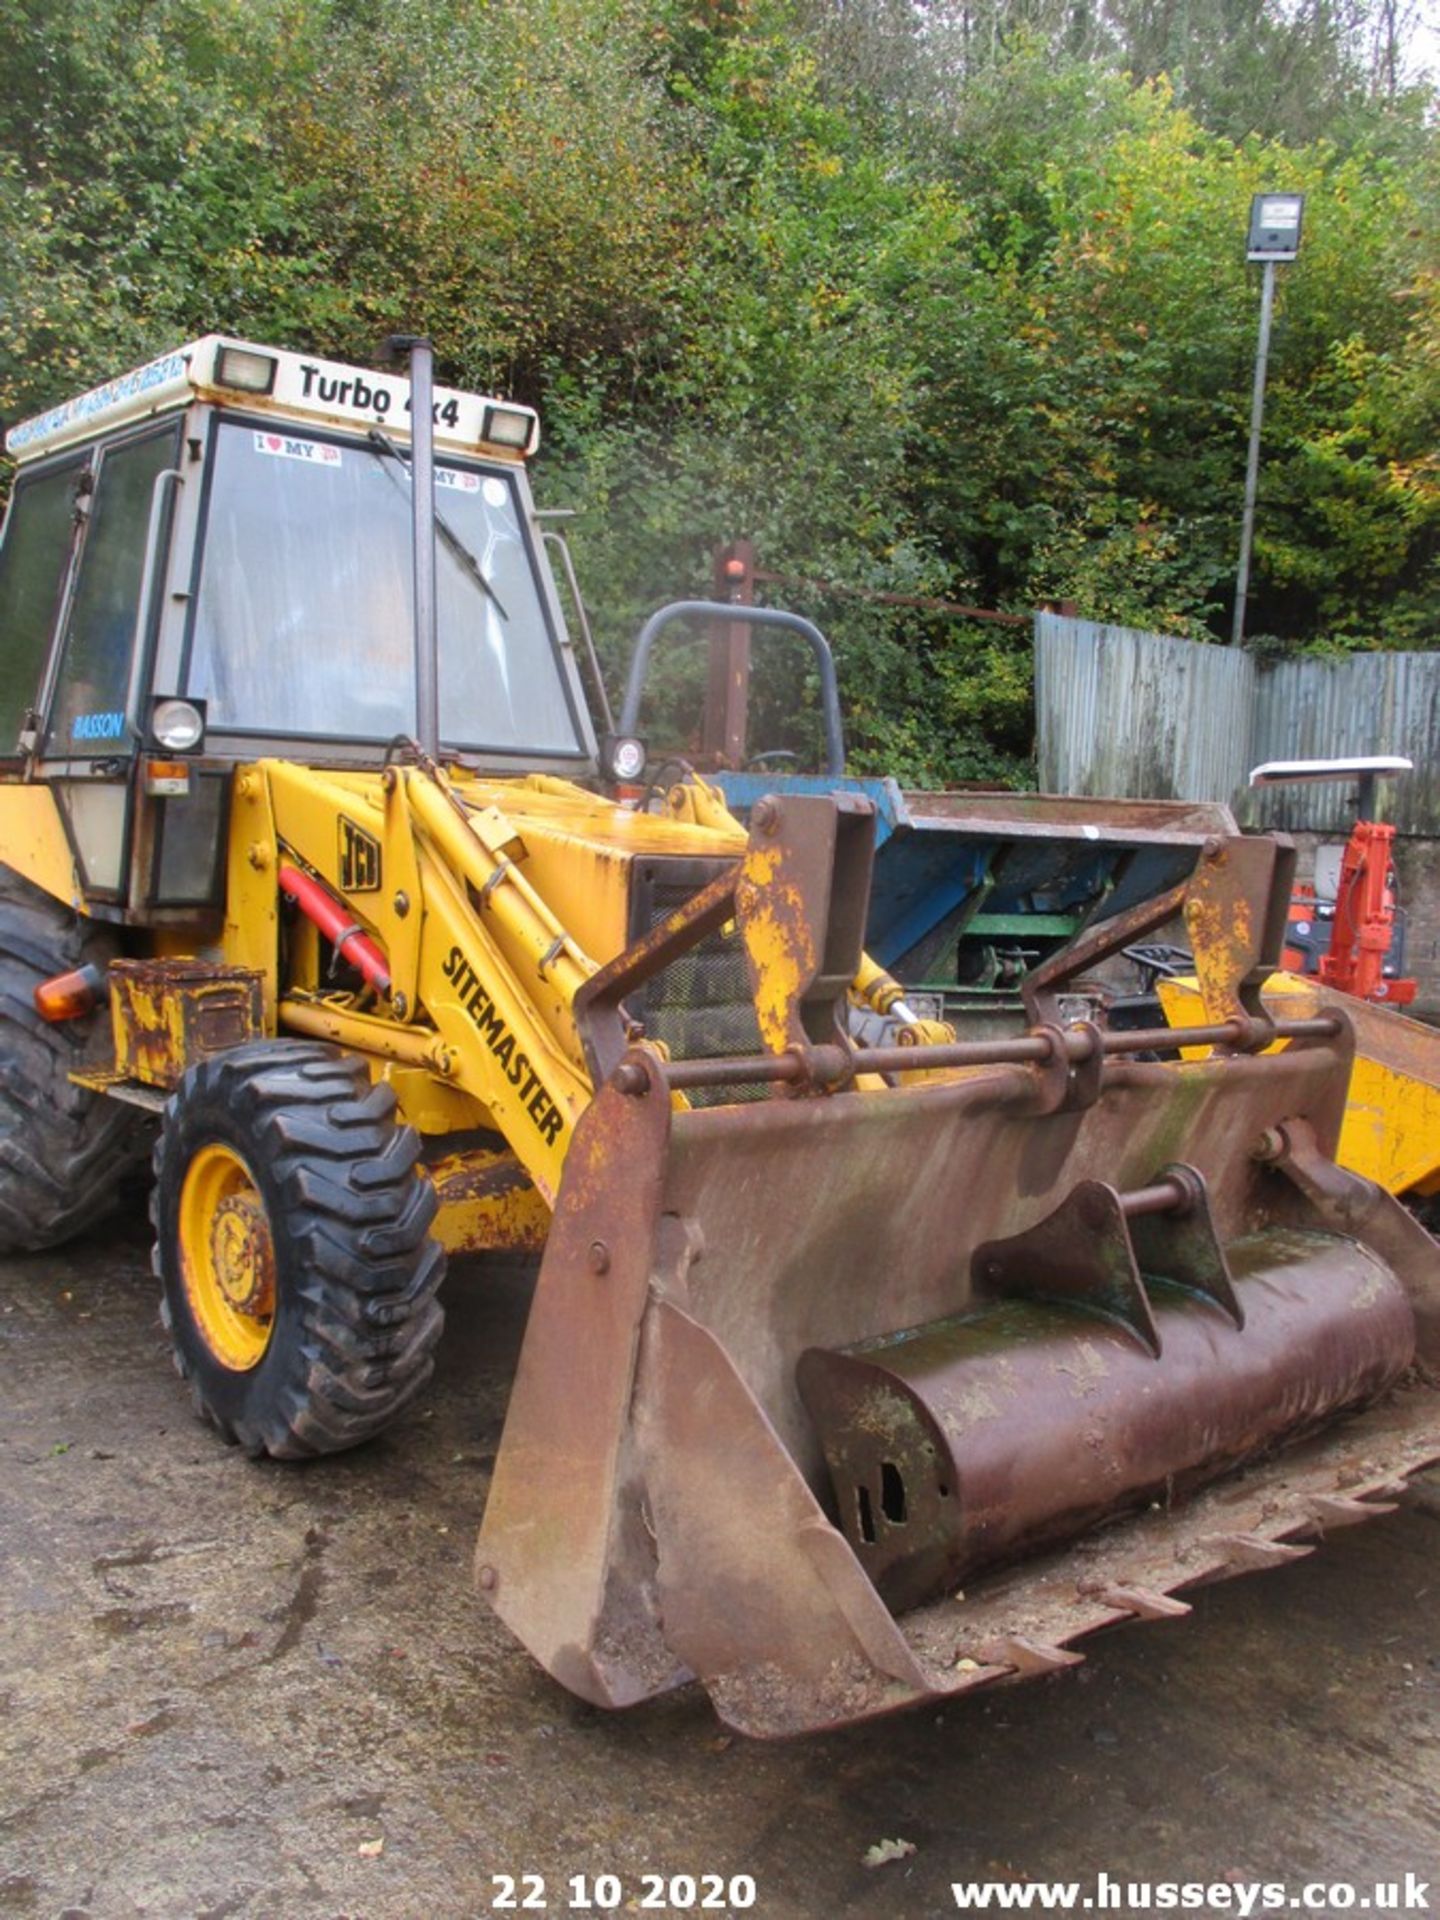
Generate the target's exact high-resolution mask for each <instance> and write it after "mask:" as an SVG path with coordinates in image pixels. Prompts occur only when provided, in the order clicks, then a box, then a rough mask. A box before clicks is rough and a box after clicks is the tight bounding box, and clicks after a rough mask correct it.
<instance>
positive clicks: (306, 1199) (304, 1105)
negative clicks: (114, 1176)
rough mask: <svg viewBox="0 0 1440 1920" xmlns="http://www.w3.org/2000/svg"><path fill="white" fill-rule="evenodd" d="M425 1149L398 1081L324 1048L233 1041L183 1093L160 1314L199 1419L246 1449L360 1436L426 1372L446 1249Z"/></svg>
mask: <svg viewBox="0 0 1440 1920" xmlns="http://www.w3.org/2000/svg"><path fill="white" fill-rule="evenodd" d="M419 1149H420V1142H419V1139H418V1137H417V1135H416V1134H415V1133H414V1132H413V1131H412V1130H411V1129H410V1128H409V1127H405V1126H400V1125H398V1124H397V1123H396V1119H395V1096H394V1094H393V1093H392V1092H391V1091H390V1089H389V1088H388V1087H385V1086H376V1085H372V1084H371V1080H370V1076H369V1073H368V1072H367V1071H366V1069H365V1066H364V1063H363V1062H362V1061H359V1060H357V1059H355V1058H354V1057H353V1056H351V1055H347V1054H345V1053H343V1052H341V1051H340V1050H339V1049H338V1048H336V1047H331V1046H327V1045H325V1044H324V1043H323V1042H319V1041H310V1040H258V1041H254V1042H252V1043H250V1044H249V1045H246V1046H242V1047H236V1048H235V1049H234V1050H233V1051H232V1052H230V1053H226V1054H221V1055H219V1056H218V1057H217V1058H215V1059H214V1060H208V1061H204V1062H202V1063H201V1064H200V1065H199V1066H197V1067H193V1068H192V1069H191V1070H190V1072H189V1073H187V1074H186V1075H185V1078H184V1079H183V1080H182V1081H181V1083H180V1085H179V1087H178V1088H177V1090H176V1092H175V1093H174V1095H173V1096H172V1097H171V1099H170V1101H169V1103H168V1105H167V1106H166V1109H165V1123H164V1127H163V1129H162V1131H161V1135H160V1139H159V1142H158V1144H157V1145H156V1148H155V1191H154V1197H153V1199H152V1202H151V1218H152V1220H153V1221H154V1225H155V1256H154V1264H155V1272H156V1274H157V1276H158V1277H159V1280H160V1284H161V1288H162V1303H161V1318H162V1319H163V1320H164V1322H165V1325H166V1326H167V1327H168V1329H169V1331H170V1335H171V1339H172V1340H173V1342H174V1349H175V1364H176V1367H177V1368H178V1370H179V1372H180V1374H181V1376H182V1378H184V1379H185V1380H187V1381H188V1382H189V1383H190V1389H191V1393H192V1396H193V1398H194V1402H195V1407H196V1411H197V1412H198V1413H199V1414H200V1415H201V1416H202V1418H204V1419H206V1420H209V1421H210V1422H211V1423H212V1424H213V1425H214V1426H216V1427H217V1428H218V1429H219V1430H220V1432H221V1433H222V1434H223V1435H224V1437H225V1438H226V1439H227V1440H229V1441H231V1442H233V1443H234V1444H236V1445H238V1446H241V1447H243V1448H244V1449H245V1451H246V1452H247V1453H249V1454H270V1455H272V1456H274V1457H275V1458H277V1459H286V1460H294V1459H304V1458H307V1457H309V1456H310V1455H313V1454H321V1453H336V1452H339V1451H340V1450H341V1449H343V1448H346V1447H353V1446H358V1445H359V1443H360V1442H361V1441H362V1440H368V1439H369V1438H370V1437H371V1435H372V1434H375V1433H378V1432H379V1431H380V1429H381V1428H382V1427H384V1426H386V1425H387V1424H388V1423H389V1422H390V1421H391V1420H393V1419H394V1418H395V1416H396V1414H397V1413H399V1412H400V1411H401V1409H402V1408H403V1407H405V1406H407V1405H408V1404H409V1403H410V1402H411V1401H412V1400H413V1399H414V1398H415V1396H416V1394H418V1393H419V1392H420V1390H421V1388H422V1387H423V1386H424V1385H425V1382H426V1381H427V1380H428V1379H429V1377H430V1374H431V1371H432V1369H433V1366H434V1352H435V1345H436V1342H437V1341H438V1340H439V1338H440V1332H441V1328H442V1326H443V1324H444V1316H443V1315H442V1313H441V1310H440V1307H439V1305H438V1303H437V1301H436V1299H435V1294H436V1290H437V1288H438V1287H439V1285H440V1281H441V1278H442V1277H443V1274H444V1271H445V1256H444V1252H443V1250H442V1249H441V1247H440V1245H439V1243H438V1242H437V1241H435V1240H432V1239H431V1237H430V1233H429V1228H430V1222H431V1221H432V1219H433V1218H434V1216H435V1208H436V1199H435V1190H434V1188H433V1187H432V1186H431V1185H430V1184H429V1182H428V1181H426V1180H425V1179H423V1178H422V1177H421V1176H420V1175H419V1174H418V1173H417V1172H416V1168H415V1162H416V1158H417V1156H418V1154H419Z"/></svg>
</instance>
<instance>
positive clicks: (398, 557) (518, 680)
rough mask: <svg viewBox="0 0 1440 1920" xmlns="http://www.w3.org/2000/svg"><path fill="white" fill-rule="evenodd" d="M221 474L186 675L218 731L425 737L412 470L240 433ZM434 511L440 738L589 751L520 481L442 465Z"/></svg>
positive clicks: (226, 448)
mask: <svg viewBox="0 0 1440 1920" xmlns="http://www.w3.org/2000/svg"><path fill="white" fill-rule="evenodd" d="M213 458H214V466H213V471H212V473H211V476H210V490H209V498H208V503H207V507H206V516H205V526H204V531H203V535H202V539H203V546H202V553H201V571H200V587H199V594H198V598H197V604H196V614H195V626H194V633H193V637H192V641H191V649H190V662H189V669H188V675H187V691H188V692H189V693H190V694H192V695H193V696H195V697H197V698H203V699H206V700H208V702H209V715H208V719H209V725H210V726H211V728H217V727H218V728H230V729H234V730H236V731H241V732H245V733H259V734H271V733H278V734H302V735H311V736H320V737H334V738H337V739H348V740H377V741H386V740H390V739H393V738H394V737H395V736H396V735H397V734H413V733H414V732H415V654H414V637H413V636H414V624H413V611H412V593H413V586H412V566H413V562H412V558H411V512H412V509H411V504H410V500H411V496H410V467H409V462H408V460H406V459H402V458H397V457H396V455H395V454H393V453H390V452H387V451H385V450H384V449H383V448H382V447H380V446H378V445H373V444H366V443H363V442H362V443H357V442H355V441H340V440H334V439H329V438H323V439H322V438H317V437H315V436H313V435H308V434H301V433H297V432H295V431H293V430H288V429H275V428H267V427H260V426H256V425H247V424H244V423H242V422H239V421H226V422H223V423H222V424H221V426H220V428H219V430H218V432H217V434H216V436H215V442H214V456H213ZM435 504H436V516H437V521H438V522H439V523H440V524H439V525H437V529H436V535H437V537H436V543H435V565H436V596H437V605H438V616H439V632H440V660H439V687H440V732H441V738H442V739H443V740H444V742H445V743H446V744H447V745H448V746H455V747H467V748H473V749H476V750H485V749H490V750H493V751H496V752H514V751H523V752H528V753H541V754H544V753H556V754H564V753H575V752H577V751H579V750H580V745H581V743H580V740H579V736H578V733H577V730H576V723H575V719H574V716H573V714H572V712H571V709H570V705H569V702H568V701H567V699H566V695H565V686H564V681H563V679H562V675H561V669H560V662H559V658H558V654H557V651H556V647H555V643H554V640H553V639H552V637H551V633H550V630H549V627H548V624H547V622H546V618H545V614H544V610H543V608H542V605H541V601H540V594H539V590H538V586H537V583H536V580H535V575H534V570H533V565H532V561H531V557H530V548H529V545H528V543H527V541H526V537H525V531H524V527H523V525H522V522H521V518H520V505H519V501H518V499H517V496H516V490H515V485H514V481H513V479H512V478H511V476H510V475H508V474H507V473H505V472H504V471H503V470H495V469H492V470H489V471H486V470H483V469H478V470H477V469H472V468H468V467H461V466H459V465H454V464H448V463H445V462H443V461H437V462H436V470H435Z"/></svg>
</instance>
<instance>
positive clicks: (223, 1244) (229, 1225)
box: [210, 1193, 275, 1320]
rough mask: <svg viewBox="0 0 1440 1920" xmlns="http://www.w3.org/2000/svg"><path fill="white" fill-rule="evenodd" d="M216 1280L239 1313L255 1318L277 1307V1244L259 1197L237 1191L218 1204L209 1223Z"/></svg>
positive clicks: (269, 1312)
mask: <svg viewBox="0 0 1440 1920" xmlns="http://www.w3.org/2000/svg"><path fill="white" fill-rule="evenodd" d="M210 1258H211V1260H212V1262H213V1265H214V1273H215V1281H216V1284H217V1286H218V1287H219V1288H220V1291H221V1292H222V1293H223V1294H224V1295H225V1298H226V1299H227V1300H228V1301H229V1303H230V1305H231V1306H232V1307H234V1309H235V1311H236V1312H237V1313H243V1314H246V1315H248V1316H249V1317H250V1318H251V1319H252V1320H261V1319H268V1318H269V1317H270V1315H271V1314H273V1313H274V1311H275V1248H274V1245H273V1243H272V1242H271V1239H270V1226H269V1222H268V1221H267V1220H266V1218H265V1209H264V1207H263V1206H262V1205H261V1203H260V1200H259V1197H258V1196H257V1195H255V1194H253V1193H235V1194H231V1195H230V1196H229V1197H228V1198H227V1199H225V1200H222V1201H221V1202H220V1204H219V1205H218V1206H217V1207H216V1209H215V1213H214V1216H213V1218H212V1220H211V1225H210Z"/></svg>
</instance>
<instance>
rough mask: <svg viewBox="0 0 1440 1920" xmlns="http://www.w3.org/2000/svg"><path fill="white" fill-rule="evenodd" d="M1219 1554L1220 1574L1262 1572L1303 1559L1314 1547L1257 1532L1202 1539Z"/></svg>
mask: <svg viewBox="0 0 1440 1920" xmlns="http://www.w3.org/2000/svg"><path fill="white" fill-rule="evenodd" d="M1206 1545H1207V1546H1210V1547H1213V1548H1215V1549H1216V1551H1217V1552H1218V1553H1219V1554H1220V1555H1221V1567H1220V1573H1221V1577H1222V1578H1223V1577H1225V1576H1228V1575H1230V1574H1234V1573H1264V1572H1266V1571H1267V1570H1268V1569H1269V1568H1271V1567H1283V1566H1287V1565H1288V1564H1289V1562H1290V1561H1292V1560H1303V1559H1304V1558H1305V1556H1306V1554H1309V1553H1313V1552H1314V1551H1315V1549H1314V1547H1303V1546H1296V1545H1294V1544H1293V1543H1292V1542H1290V1541H1286V1540H1267V1539H1266V1537H1265V1536H1264V1534H1260V1533H1217V1534H1213V1535H1212V1536H1211V1538H1210V1539H1209V1540H1208V1541H1207V1542H1206Z"/></svg>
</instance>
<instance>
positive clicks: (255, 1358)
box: [180, 1141, 275, 1373]
mask: <svg viewBox="0 0 1440 1920" xmlns="http://www.w3.org/2000/svg"><path fill="white" fill-rule="evenodd" d="M180 1271H181V1274H182V1276H183V1278H184V1281H185V1292H186V1294H187V1296H188V1298H189V1301H190V1311H191V1313H192V1314H193V1316H194V1319H195V1324H196V1326H197V1327H198V1328H199V1330H200V1333H201V1335H202V1337H203V1338H204V1340H205V1344H206V1345H207V1346H208V1347H209V1349H210V1351H211V1352H212V1353H213V1354H214V1356H215V1358H216V1359H217V1360H218V1361H219V1362H220V1364H221V1365H222V1366H225V1367H229V1368H230V1369H231V1371H232V1372H234V1373H248V1372H249V1370H250V1368H251V1367H254V1366H258V1365H259V1363H260V1361H261V1360H262V1359H263V1358H264V1355H265V1349H266V1348H267V1347H268V1346H269V1344H270V1334H271V1331H272V1329H273V1327H274V1325H275V1243H274V1241H273V1240H272V1239H271V1236H270V1221H269V1218H268V1217H267V1215H266V1212H265V1202H264V1201H263V1200H262V1199H261V1198H260V1193H259V1190H258V1189H257V1187H256V1185H255V1180H254V1177H253V1175H252V1174H251V1172H250V1169H249V1167H247V1166H246V1164H245V1162H244V1161H243V1160H242V1159H241V1158H240V1155H239V1154H238V1153H235V1152H234V1151H233V1150H232V1149H231V1148H229V1147H224V1146H221V1145H220V1144H219V1142H218V1141H212V1142H211V1144H210V1145H209V1146H206V1147H202V1148H201V1149H200V1151H199V1152H198V1153H197V1154H196V1155H195V1158H194V1159H193V1160H192V1161H191V1162H190V1165H189V1167H188V1169H187V1170H186V1174H185V1184H184V1186H183V1187H182V1188H181V1190H180Z"/></svg>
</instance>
